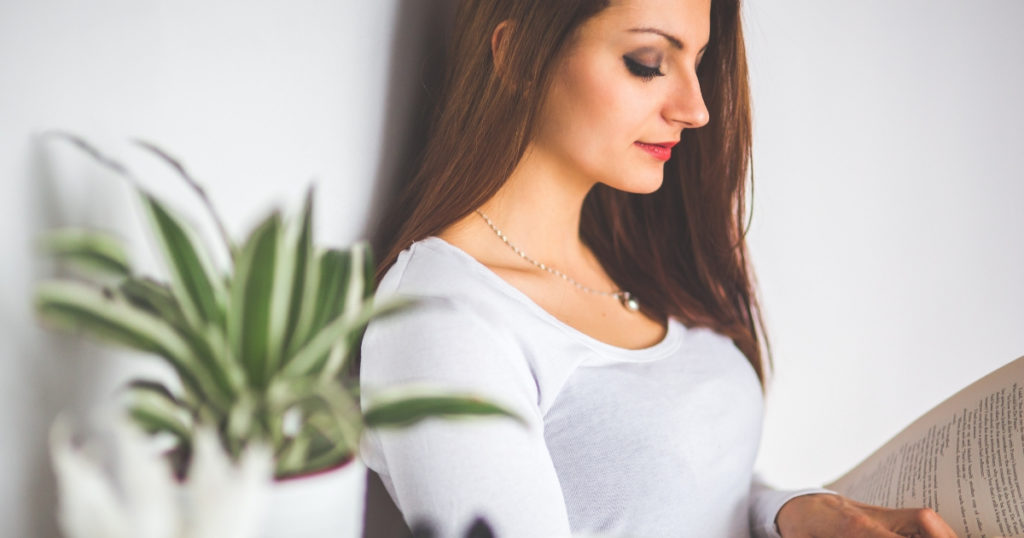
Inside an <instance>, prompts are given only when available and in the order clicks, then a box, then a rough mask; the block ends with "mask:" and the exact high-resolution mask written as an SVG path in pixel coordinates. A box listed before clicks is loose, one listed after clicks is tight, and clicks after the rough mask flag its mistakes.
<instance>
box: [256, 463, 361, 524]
mask: <svg viewBox="0 0 1024 538" xmlns="http://www.w3.org/2000/svg"><path fill="white" fill-rule="evenodd" d="M365 498H366V465H365V464H364V463H363V461H362V460H361V459H360V458H358V457H355V458H353V459H352V460H351V461H349V462H348V463H347V464H345V465H344V466H342V467H337V468H335V469H331V470H327V471H323V472H320V473H316V474H312V475H308V476H302V477H298V478H290V479H286V480H280V481H276V482H274V484H273V486H272V487H271V488H270V495H269V497H268V499H267V501H268V502H267V512H266V517H265V519H264V524H263V526H262V528H261V530H260V533H259V537H260V538H325V537H329V538H361V537H362V535H363V512H364V504H365Z"/></svg>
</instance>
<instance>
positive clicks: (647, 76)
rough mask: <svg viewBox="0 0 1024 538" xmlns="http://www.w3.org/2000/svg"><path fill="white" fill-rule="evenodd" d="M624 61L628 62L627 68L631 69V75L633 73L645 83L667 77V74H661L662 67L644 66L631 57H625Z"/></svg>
mask: <svg viewBox="0 0 1024 538" xmlns="http://www.w3.org/2000/svg"><path fill="white" fill-rule="evenodd" d="M622 59H623V60H624V61H625V62H626V68H627V69H629V72H630V73H633V74H634V75H636V76H638V77H640V78H642V79H644V80H645V81H649V80H652V79H653V78H654V77H663V76H665V73H662V72H661V67H651V66H648V65H644V64H642V63H640V62H638V61H636V60H634V59H632V58H630V57H629V56H623V57H622Z"/></svg>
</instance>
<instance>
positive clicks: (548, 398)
mask: <svg viewBox="0 0 1024 538" xmlns="http://www.w3.org/2000/svg"><path fill="white" fill-rule="evenodd" d="M392 294H401V295H410V296H416V297H420V298H421V299H422V300H423V303H422V304H421V305H420V306H418V307H415V308H413V309H410V310H407V311H404V312H401V313H399V314H396V315H394V316H392V317H388V318H380V319H376V320H374V321H373V322H371V323H370V325H369V326H368V327H367V330H366V334H365V335H364V338H363V343H362V365H361V374H360V381H361V386H362V391H363V393H362V394H363V395H362V402H361V403H362V405H363V406H364V407H366V406H367V405H368V403H370V402H371V401H372V396H373V393H374V390H376V389H381V388H386V387H390V386H393V385H398V384H408V383H421V384H430V385H432V386H443V387H446V388H453V389H460V390H467V391H472V392H474V393H476V394H479V395H481V396H483V397H485V398H488V399H491V400H494V401H496V402H499V403H502V404H504V405H505V406H507V407H508V408H510V409H512V410H513V411H515V412H516V413H517V414H519V415H520V416H521V417H522V418H523V419H524V420H525V422H526V424H525V426H524V425H522V424H519V423H517V422H515V421H513V420H510V419H505V418H497V417H473V418H460V419H456V420H451V419H448V420H446V419H439V418H431V419H428V420H425V421H422V422H420V423H418V424H416V425H414V426H412V427H409V428H406V429H388V430H384V429H382V430H368V431H367V432H366V434H365V436H364V437H363V441H362V458H363V459H364V461H365V462H366V465H367V466H368V467H370V468H371V469H373V470H374V471H376V472H377V473H378V474H380V476H381V479H382V480H383V482H384V485H385V487H386V488H387V490H388V493H390V495H391V497H392V499H393V500H394V501H395V503H396V505H397V506H398V507H399V509H400V510H401V511H402V514H403V517H404V518H405V520H406V522H407V523H408V524H409V525H413V524H414V523H415V522H417V521H420V520H424V519H425V520H427V521H428V522H429V523H430V524H431V525H433V526H434V528H435V529H436V530H437V531H438V535H439V536H444V537H448V536H451V537H459V538H462V537H463V536H465V531H466V529H467V528H468V526H469V525H470V523H471V521H472V520H473V518H474V517H475V516H477V515H480V516H483V517H484V518H485V519H486V520H487V521H488V523H489V524H490V525H491V527H492V528H493V529H494V531H495V534H496V536H497V537H498V538H506V537H512V538H517V537H560V536H569V535H570V533H572V534H575V535H578V536H582V535H587V536H594V535H600V536H628V537H669V536H704V537H719V536H722V537H747V536H751V535H753V536H756V537H767V536H778V534H777V533H776V531H775V526H774V523H773V522H774V519H775V515H776V513H777V511H778V509H779V508H780V507H781V506H782V504H783V503H784V502H786V501H787V500H789V499H790V498H792V497H794V496H796V495H800V494H806V493H814V492H825V490H821V489H808V490H799V491H775V490H772V489H770V488H767V487H766V486H764V485H763V484H762V483H760V481H759V480H757V479H756V478H755V477H754V476H753V474H752V469H753V463H754V458H755V456H756V452H757V447H758V442H759V440H760V435H761V422H762V397H761V391H760V388H759V386H758V380H757V375H756V374H755V372H754V370H753V368H751V366H750V364H749V362H747V360H746V358H745V357H744V356H743V355H742V353H740V351H739V350H738V349H737V348H736V346H735V345H734V344H733V343H732V341H731V340H729V339H728V338H725V337H723V336H721V335H719V334H717V333H715V332H713V331H711V330H708V329H703V328H687V327H686V326H684V325H683V324H682V323H680V322H679V321H678V320H676V319H675V318H670V322H669V326H668V332H667V335H666V336H665V338H664V339H663V340H662V341H661V342H659V343H657V344H655V345H654V346H652V347H648V348H645V349H639V350H631V349H625V348H620V347H615V346H612V345H609V344H606V343H604V342H601V341H599V340H597V339H595V338H593V337H590V336H588V335H586V334H584V333H583V332H580V331H578V330H576V329H575V328H573V327H571V326H569V325H567V324H565V323H563V322H561V321H560V320H558V319H557V318H555V317H554V316H553V315H551V314H549V313H548V312H547V311H545V310H544V309H542V308H541V307H540V306H539V305H537V304H536V303H535V302H533V301H532V300H531V299H530V298H529V297H527V296H526V295H525V294H523V293H522V292H521V291H519V290H518V289H516V288H515V287H514V286H512V285H510V284H508V283H507V282H505V281H504V280H503V279H502V278H501V277H499V276H498V275H497V274H495V273H494V272H492V271H491V270H490V269H488V268H487V267H486V266H484V265H483V264H481V263H480V262H478V261H477V260H476V259H474V258H473V257H471V256H470V255H469V254H467V253H466V252H464V251H462V250H461V249H459V248H457V247H455V246H454V245H451V244H449V243H447V242H446V241H444V240H443V239H441V238H439V237H433V236H432V237H428V238H426V239H423V240H421V241H417V242H415V243H413V244H412V245H411V246H410V247H409V248H407V249H406V250H404V251H402V253H401V254H400V255H399V256H398V259H397V261H396V262H395V264H394V265H393V266H392V267H391V268H390V269H389V271H388V272H387V274H386V275H385V277H384V278H383V280H382V281H381V283H380V286H379V287H378V289H377V296H378V297H384V296H388V295H392ZM640 299H641V300H643V298H642V297H641V298H640Z"/></svg>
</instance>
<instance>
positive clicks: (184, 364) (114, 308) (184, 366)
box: [35, 281, 223, 403]
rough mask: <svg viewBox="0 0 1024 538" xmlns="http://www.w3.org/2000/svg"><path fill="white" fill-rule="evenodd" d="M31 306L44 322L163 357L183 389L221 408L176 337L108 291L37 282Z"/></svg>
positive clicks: (185, 346) (189, 352)
mask: <svg viewBox="0 0 1024 538" xmlns="http://www.w3.org/2000/svg"><path fill="white" fill-rule="evenodd" d="M35 303H36V311H37V312H38V314H39V316H40V318H42V319H43V320H44V321H45V322H48V323H51V324H53V325H55V326H57V327H61V328H64V329H68V330H82V331H85V332H87V333H89V334H91V335H93V336H95V337H98V338H101V339H104V340H108V341H112V342H114V343H117V344H121V345H124V346H127V347H129V348H132V349H136V350H139V351H144V352H150V353H155V354H157V355H159V356H161V357H163V358H165V359H166V360H167V362H168V363H169V364H170V366H171V367H172V368H173V369H174V371H175V372H176V373H177V374H178V376H179V377H180V378H181V380H182V383H183V384H185V385H186V387H187V388H188V389H189V390H193V391H195V392H197V393H198V394H200V395H205V396H206V397H208V398H210V399H211V400H212V401H214V402H217V401H218V400H220V401H221V403H223V400H222V399H221V396H222V395H220V394H219V392H218V391H217V390H215V388H214V384H213V382H212V380H210V379H209V378H208V377H207V376H204V375H202V369H201V368H200V367H199V366H198V363H197V360H196V357H195V356H194V355H193V353H192V350H191V348H190V347H189V345H188V343H187V342H186V341H185V340H184V339H183V338H182V337H181V335H179V334H178V333H177V332H175V331H174V329H173V328H171V327H170V326H169V325H168V324H167V323H166V322H165V321H164V320H162V319H160V318H158V317H155V316H153V315H152V314H150V313H149V312H147V311H145V310H142V309H140V308H138V307H136V306H134V305H132V304H131V303H129V302H128V301H127V300H125V299H124V298H123V297H121V296H120V295H118V294H117V293H115V292H114V291H113V290H110V289H105V288H104V289H97V288H95V287H93V286H90V285H87V284H83V283H79V282H72V281H50V282H43V283H42V284H40V285H39V286H38V287H37V288H36V298H35Z"/></svg>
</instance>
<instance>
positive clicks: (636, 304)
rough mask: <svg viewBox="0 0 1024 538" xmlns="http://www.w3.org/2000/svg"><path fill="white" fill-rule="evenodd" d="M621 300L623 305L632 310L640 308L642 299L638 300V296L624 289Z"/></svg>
mask: <svg viewBox="0 0 1024 538" xmlns="http://www.w3.org/2000/svg"><path fill="white" fill-rule="evenodd" d="M619 302H621V303H622V306H624V307H626V310H629V311H630V312H636V311H637V310H640V301H638V300H637V299H636V297H633V295H632V294H630V293H629V292H628V291H624V292H622V294H621V295H619Z"/></svg>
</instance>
